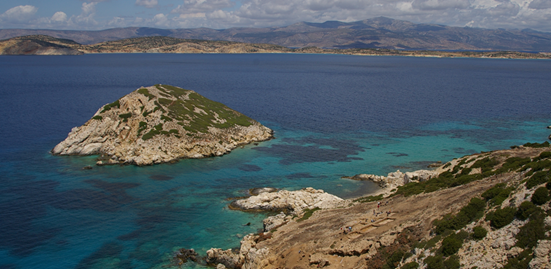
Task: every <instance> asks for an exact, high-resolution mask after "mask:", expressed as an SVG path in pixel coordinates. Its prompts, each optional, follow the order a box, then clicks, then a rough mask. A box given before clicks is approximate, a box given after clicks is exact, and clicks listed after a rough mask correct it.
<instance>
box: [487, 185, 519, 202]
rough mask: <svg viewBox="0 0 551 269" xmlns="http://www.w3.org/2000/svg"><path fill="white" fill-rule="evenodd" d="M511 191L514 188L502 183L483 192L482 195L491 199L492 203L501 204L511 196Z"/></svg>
mask: <svg viewBox="0 0 551 269" xmlns="http://www.w3.org/2000/svg"><path fill="white" fill-rule="evenodd" d="M511 191H513V188H505V184H504V183H500V184H496V185H495V186H493V187H492V188H490V189H488V190H487V191H485V192H484V193H482V197H483V198H484V199H486V201H490V204H492V205H500V204H501V203H503V201H505V199H507V197H509V194H511Z"/></svg>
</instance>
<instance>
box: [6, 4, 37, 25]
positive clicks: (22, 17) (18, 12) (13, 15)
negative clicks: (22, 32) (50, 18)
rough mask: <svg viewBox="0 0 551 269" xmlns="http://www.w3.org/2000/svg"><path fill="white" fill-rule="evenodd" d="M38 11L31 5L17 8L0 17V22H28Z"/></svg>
mask: <svg viewBox="0 0 551 269" xmlns="http://www.w3.org/2000/svg"><path fill="white" fill-rule="evenodd" d="M37 11H38V8H37V7H35V6H31V5H24V6H16V7H13V8H10V9H8V10H7V11H6V12H4V14H2V15H0V20H2V21H7V22H11V23H21V22H26V21H28V20H30V19H31V18H32V17H33V16H34V14H36V12H37Z"/></svg>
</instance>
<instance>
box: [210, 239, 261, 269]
mask: <svg viewBox="0 0 551 269" xmlns="http://www.w3.org/2000/svg"><path fill="white" fill-rule="evenodd" d="M257 237H258V236H255V235H254V234H249V235H246V236H245V237H243V239H242V240H241V248H240V249H239V252H238V253H235V252H233V251H232V250H230V249H228V250H222V249H219V248H211V249H209V250H207V263H210V264H222V265H223V266H225V267H226V268H243V269H256V268H261V266H262V265H263V263H265V262H266V261H264V257H265V256H266V255H267V254H268V249H266V248H261V249H257V248H256V242H255V239H256V238H257Z"/></svg>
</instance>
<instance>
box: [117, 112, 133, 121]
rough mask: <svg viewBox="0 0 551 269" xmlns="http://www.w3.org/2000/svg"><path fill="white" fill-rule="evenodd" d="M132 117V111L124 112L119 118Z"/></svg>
mask: <svg viewBox="0 0 551 269" xmlns="http://www.w3.org/2000/svg"><path fill="white" fill-rule="evenodd" d="M130 117H132V113H124V114H120V115H119V118H121V119H125V120H126V119H128V118H130Z"/></svg>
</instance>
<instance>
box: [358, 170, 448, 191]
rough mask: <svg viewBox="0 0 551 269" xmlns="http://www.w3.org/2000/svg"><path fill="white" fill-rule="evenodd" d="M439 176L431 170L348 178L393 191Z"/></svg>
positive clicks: (398, 171)
mask: <svg viewBox="0 0 551 269" xmlns="http://www.w3.org/2000/svg"><path fill="white" fill-rule="evenodd" d="M438 174H439V173H438V172H436V171H431V170H417V171H414V172H405V173H403V172H400V170H397V171H396V172H392V173H388V175H387V176H386V177H385V176H378V175H371V174H358V175H355V176H353V177H348V178H351V179H355V180H370V181H373V182H375V183H377V184H378V185H379V186H380V187H381V188H385V189H393V188H396V187H399V186H403V185H405V184H407V183H410V182H423V181H426V180H429V179H431V178H433V177H436V176H438Z"/></svg>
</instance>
